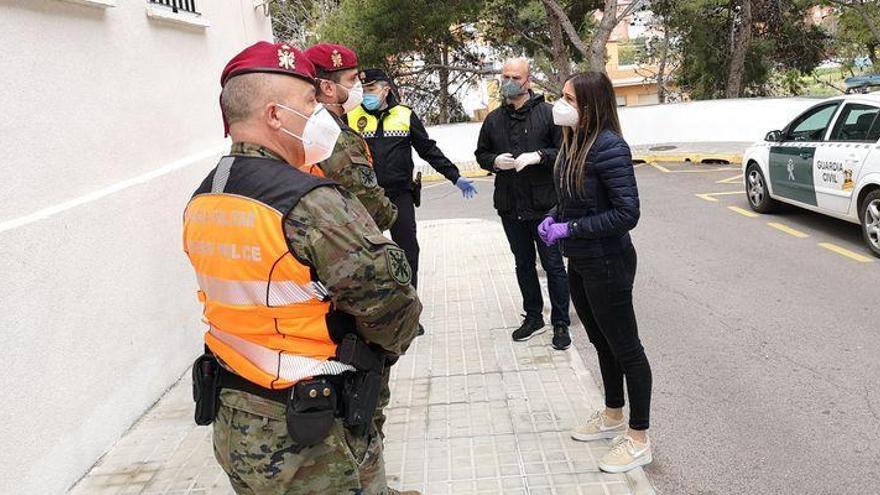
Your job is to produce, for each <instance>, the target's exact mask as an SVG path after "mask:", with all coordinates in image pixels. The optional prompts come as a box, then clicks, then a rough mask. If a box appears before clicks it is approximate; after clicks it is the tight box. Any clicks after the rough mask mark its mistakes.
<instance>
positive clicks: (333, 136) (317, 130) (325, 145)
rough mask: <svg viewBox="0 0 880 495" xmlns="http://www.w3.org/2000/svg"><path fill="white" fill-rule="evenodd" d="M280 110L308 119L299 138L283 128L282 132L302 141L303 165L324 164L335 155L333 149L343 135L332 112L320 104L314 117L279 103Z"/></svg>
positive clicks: (313, 113) (316, 107)
mask: <svg viewBox="0 0 880 495" xmlns="http://www.w3.org/2000/svg"><path fill="white" fill-rule="evenodd" d="M277 105H278V108H282V109H284V110H287V111H288V112H291V113H294V114H296V115H298V116H300V117H302V118H304V119H306V127H305V129H303V135H302V136H297V135H296V134H294V133H292V132H290V131H289V130H287V129H285V128H283V127H282V128H281V132H283V133H285V134H287V135H288V136H291V137H294V138H296V139H299V140H300V141H302V144H303V153H304V154H305V163H303V165H314V164H316V163H318V162H322V161H324V160H326V159H328V158H330V155H332V154H333V147H334V146H336V140H337V139H339V134H340V133H342V129H340V127H339V125H338V124H337V123H336V121H335V120H334V119H333V116H331V115H330V112H329V111H327V109H326V108H324V105H321V104H320V103H318V104H317V105H315V111H314V112H312V115H303V114H302V113H300V112H298V111H296V110H294V109H292V108H290V107H288V106H286V105H282V104H281V103H277Z"/></svg>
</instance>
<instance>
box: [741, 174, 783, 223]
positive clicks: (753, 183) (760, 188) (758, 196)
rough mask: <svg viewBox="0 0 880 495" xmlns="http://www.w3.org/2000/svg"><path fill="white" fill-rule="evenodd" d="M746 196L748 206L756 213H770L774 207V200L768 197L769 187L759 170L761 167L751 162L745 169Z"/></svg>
mask: <svg viewBox="0 0 880 495" xmlns="http://www.w3.org/2000/svg"><path fill="white" fill-rule="evenodd" d="M745 184H746V196H747V197H748V198H749V206H751V207H752V209H753V210H755V211H757V212H758V213H770V212H771V211H773V209H774V208H775V207H776V201H775V200H773V198H771V197H770V189H769V188H768V187H767V181H766V180H765V179H764V174H763V173H762V172H761V167H759V166H758V165H757V164H755V163H753V164H751V165H749V168H748V169H746V179H745Z"/></svg>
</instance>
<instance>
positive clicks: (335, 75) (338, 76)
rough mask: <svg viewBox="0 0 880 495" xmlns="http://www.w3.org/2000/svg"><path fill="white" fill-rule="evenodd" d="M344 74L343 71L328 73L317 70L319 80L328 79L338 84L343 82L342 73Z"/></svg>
mask: <svg viewBox="0 0 880 495" xmlns="http://www.w3.org/2000/svg"><path fill="white" fill-rule="evenodd" d="M343 72H344V71H341V70H334V71H326V70H323V69H317V75H316V77H317V78H318V79H326V80H328V81H333V82H335V83H337V84H338V83H339V81H341V80H342V73H343Z"/></svg>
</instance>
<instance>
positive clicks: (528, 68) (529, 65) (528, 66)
mask: <svg viewBox="0 0 880 495" xmlns="http://www.w3.org/2000/svg"><path fill="white" fill-rule="evenodd" d="M510 64H525V66H526V74H531V73H532V61H531V60H530V59H529V58H527V57H514V58H509V59H507V60H505V61H504V65H503V66H502V67H504V66H507V65H510Z"/></svg>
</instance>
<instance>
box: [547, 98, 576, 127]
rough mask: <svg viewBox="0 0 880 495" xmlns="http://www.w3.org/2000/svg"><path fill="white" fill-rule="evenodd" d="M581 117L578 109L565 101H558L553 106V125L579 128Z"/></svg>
mask: <svg viewBox="0 0 880 495" xmlns="http://www.w3.org/2000/svg"><path fill="white" fill-rule="evenodd" d="M578 121H579V115H578V111H577V109H575V108H574V107H573V106H571V105H570V104H569V103H568V102H567V101H565V100H557V101H556V103H554V104H553V123H554V124H556V125H558V126H562V127H577V125H578Z"/></svg>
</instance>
